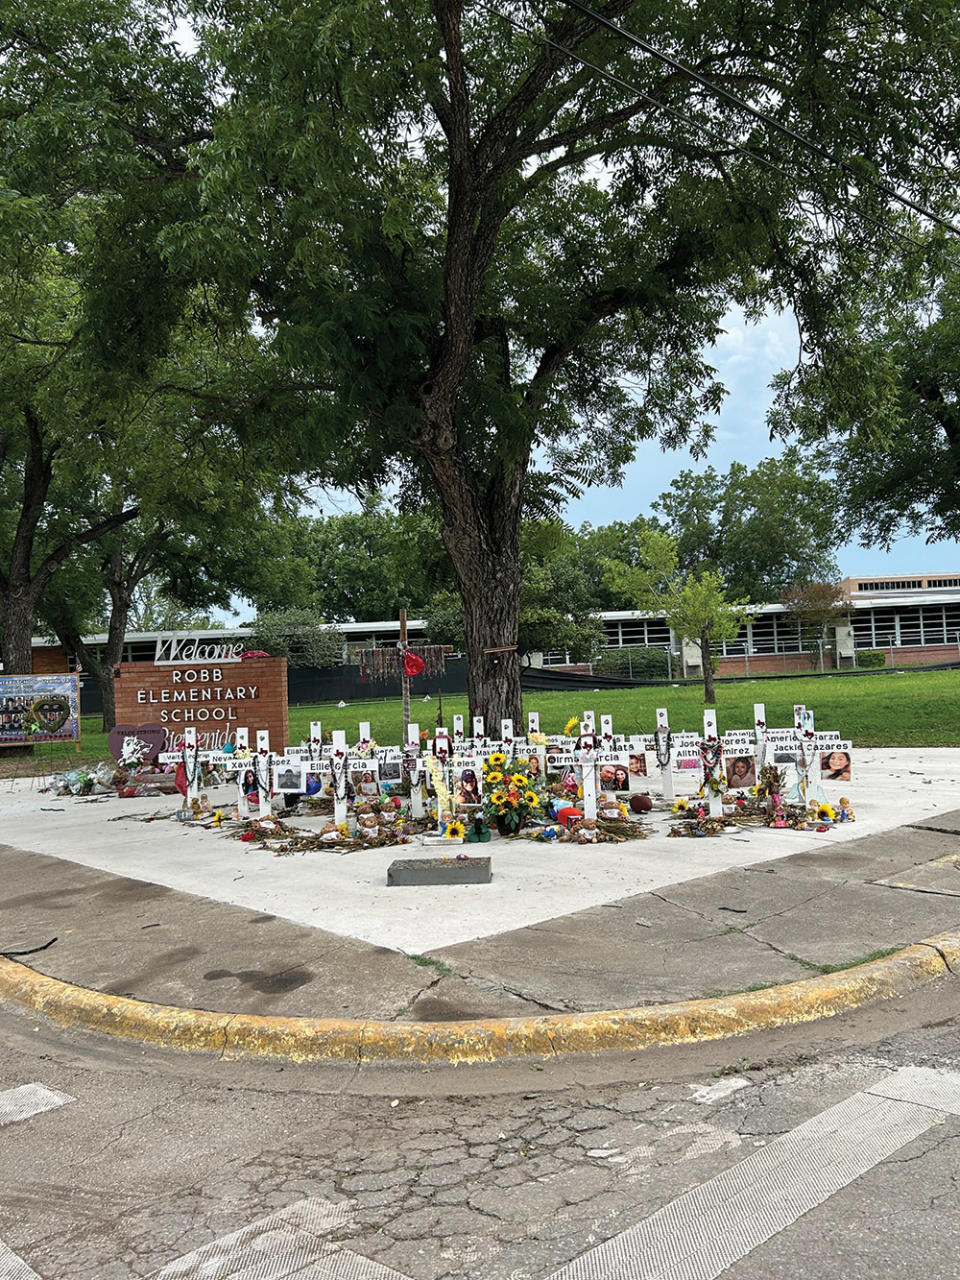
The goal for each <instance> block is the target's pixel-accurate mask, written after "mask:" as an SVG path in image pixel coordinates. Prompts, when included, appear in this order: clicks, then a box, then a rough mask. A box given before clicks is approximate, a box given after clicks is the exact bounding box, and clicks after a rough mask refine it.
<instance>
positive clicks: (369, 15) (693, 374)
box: [0, 0, 960, 718]
mask: <svg viewBox="0 0 960 1280" xmlns="http://www.w3.org/2000/svg"><path fill="white" fill-rule="evenodd" d="M186 7H187V8H188V9H189V10H191V11H192V13H193V16H194V20H195V23H196V29H197V33H198V36H199V39H200V52H199V53H198V55H197V56H196V57H195V58H189V59H188V58H183V57H178V58H172V57H167V55H166V54H164V52H163V49H164V48H169V46H164V44H163V39H162V32H161V29H160V24H159V23H158V22H157V20H156V13H157V10H158V9H159V6H148V5H147V4H146V3H145V0H144V2H143V3H137V2H136V0H129V3H127V4H121V3H120V0H110V2H108V3H100V2H99V0H97V3H96V4H95V3H94V2H93V0H69V2H68V0H51V2H50V3H47V0H44V4H42V5H41V4H40V3H39V0H32V3H27V4H26V5H25V6H23V7H22V8H25V11H26V14H25V16H21V14H18V15H17V18H16V20H15V21H12V22H10V23H9V24H7V25H8V28H9V29H5V30H4V31H3V32H2V33H0V34H2V35H3V39H4V48H5V56H6V58H7V61H6V63H4V64H3V65H4V74H5V76H8V78H9V76H12V77H14V79H15V78H16V76H17V74H18V72H20V73H21V74H22V73H23V69H24V68H25V69H26V73H27V74H29V76H30V77H32V79H31V81H30V83H29V84H28V85H27V86H26V88H25V89H24V90H23V91H22V93H21V102H22V104H23V110H22V111H21V115H20V117H18V128H19V130H20V132H21V134H23V133H26V134H27V136H28V137H32V138H33V139H34V141H35V140H36V137H37V136H38V130H39V134H40V135H42V134H43V130H44V129H46V131H47V134H48V136H49V139H50V151H51V153H52V154H53V155H54V156H55V157H58V156H61V155H64V156H65V155H67V154H68V153H69V154H70V155H73V156H74V157H75V158H76V159H77V167H78V169H79V170H80V171H81V176H80V181H81V183H82V182H88V181H89V177H88V171H89V169H90V166H91V164H92V163H93V162H94V161H97V158H98V157H101V158H102V157H103V156H107V157H109V155H110V154H116V155H119V156H120V157H121V162H120V163H119V164H118V165H115V166H114V167H113V169H111V170H110V171H109V173H108V175H107V176H108V177H109V176H116V175H119V177H120V179H122V181H121V182H120V187H122V190H123V192H124V196H123V198H121V199H118V200H116V201H108V202H107V206H108V209H109V212H110V214H111V218H112V221H110V222H109V224H107V223H104V224H103V227H104V230H106V229H107V227H108V226H109V227H110V229H111V230H112V232H113V234H112V235H103V236H101V237H100V239H99V241H98V243H99V244H100V246H101V248H102V250H103V252H102V255H101V256H102V259H103V266H104V268H105V269H104V270H102V271H101V272H100V274H99V276H98V277H97V279H98V280H99V285H100V287H99V293H98V294H97V295H96V305H91V307H90V308H89V313H90V315H91V316H92V317H93V318H94V319H95V324H94V325H93V326H92V328H93V331H94V334H95V336H96V338H97V345H98V350H99V352H100V353H101V357H102V358H103V359H105V360H107V361H108V362H109V363H110V364H111V365H112V367H114V368H121V367H123V368H127V367H128V366H129V365H130V364H131V363H135V360H136V357H137V355H138V354H139V353H141V352H143V351H147V352H149V351H150V350H151V349H152V347H151V344H153V343H156V342H157V341H160V340H162V338H163V335H164V324H168V323H169V320H170V313H171V312H173V313H175V312H176V310H177V308H178V307H180V306H182V304H183V298H182V295H181V294H178V293H177V289H176V285H177V284H178V283H179V282H181V281H183V280H186V281H191V282H192V281H194V280H196V279H199V278H201V277H203V276H204V275H209V276H211V277H213V278H214V279H215V280H216V282H217V284H218V285H219V287H220V289H221V290H222V292H223V294H224V295H225V296H229V297H231V298H232V301H233V307H234V313H235V319H236V322H237V323H238V324H239V325H241V326H244V327H245V326H247V325H248V323H249V318H250V308H251V301H252V303H253V306H254V308H255V310H256V314H257V316H258V318H259V321H260V324H261V325H262V326H263V329H264V332H265V335H266V337H267V338H268V339H269V341H270V343H271V354H272V356H273V357H274V358H275V360H276V362H277V365H278V366H279V368H280V369H281V370H282V371H284V373H285V382H286V384H287V385H288V386H290V387H293V388H294V390H293V391H291V392H290V394H291V395H292V396H294V398H295V410H296V411H295V412H293V413H287V414H278V413H273V414H272V416H271V415H267V416H265V417H264V419H263V421H262V427H261V429H262V430H264V431H271V430H273V431H275V432H276V447H277V449H278V450H283V451H285V453H286V456H287V457H288V458H290V459H292V460H294V461H295V463H296V466H297V467H298V468H299V467H302V468H303V469H305V470H308V469H314V470H316V471H317V472H320V473H322V474H323V475H324V476H325V478H327V479H328V480H330V481H332V482H333V483H338V482H339V483H346V484H350V485H356V484H364V485H368V486H375V485H376V484H378V483H383V481H385V480H387V479H389V478H392V477H396V476H398V475H400V476H402V478H403V480H404V483H405V489H404V498H405V501H406V502H407V503H408V504H412V503H414V502H418V501H422V500H423V498H424V496H426V498H427V500H429V501H432V502H434V503H435V504H436V506H437V508H438V510H439V515H440V519H441V527H442V535H443V539H444V543H445V545H446V547H447V550H448V552H449V554H450V557H451V560H452V562H453V565H454V569H455V573H456V577H457V582H458V586H459V589H460V594H461V598H462V608H463V617H464V629H465V634H466V639H467V648H468V653H469V656H470V699H471V703H472V704H473V709H474V710H475V711H477V712H483V713H485V714H487V715H489V716H491V717H493V718H496V717H498V716H500V715H511V716H513V717H514V718H516V717H517V716H518V714H519V712H520V685H519V664H518V662H517V661H515V660H514V661H511V660H509V659H504V657H503V650H504V648H505V646H509V645H511V644H513V643H515V642H516V639H517V617H518V613H517V611H518V606H519V575H520V567H519V554H518V548H519V531H520V524H521V516H522V512H523V509H524V504H525V502H526V503H528V504H532V505H533V507H534V509H536V510H540V511H543V510H544V509H545V508H546V507H548V506H549V504H551V503H553V504H556V503H559V502H561V501H562V499H563V497H564V494H565V493H568V492H570V491H574V490H577V489H580V488H582V487H583V486H585V485H587V484H590V483H592V482H594V481H598V480H603V481H609V480H611V479H613V478H616V477H617V476H618V475H619V474H620V473H621V471H622V468H623V466H624V464H625V463H626V462H627V461H628V460H629V459H630V458H631V457H632V456H633V453H634V451H635V449H636V447H637V445H638V443H639V442H641V441H644V440H654V439H658V440H659V441H660V442H661V443H663V444H666V445H671V446H672V445H676V444H678V443H681V442H683V441H685V440H692V441H693V442H694V443H696V442H698V441H702V439H703V437H704V436H705V434H707V433H708V431H709V420H710V416H711V415H712V414H713V413H714V411H715V410H716V408H717V406H718V404H719V401H720V398H721V395H722V389H721V388H720V387H719V385H718V384H717V382H716V380H715V378H714V371H713V370H712V368H711V367H710V364H709V357H708V354H706V348H708V347H709V344H710V342H711V341H712V340H713V338H714V337H715V335H716V333H717V331H718V329H719V327H720V324H721V319H722V316H723V314H724V311H725V310H726V309H727V307H728V306H729V305H730V304H731V303H737V304H739V305H741V306H742V307H744V308H745V309H746V310H747V311H748V313H749V314H751V315H757V314H758V313H759V312H760V310H761V309H762V308H763V307H764V306H765V305H773V306H786V305H790V306H792V307H793V308H794V310H795V311H796V313H797V316H798V319H799V321H800V323H801V326H802V329H803V341H804V354H805V356H810V355H813V354H815V353H816V352H817V351H818V350H820V349H821V348H824V347H827V346H829V345H830V344H831V343H832V342H834V341H835V340H836V339H837V336H838V333H839V332H840V330H839V329H838V326H837V323H836V317H837V314H838V312H840V311H842V309H843V304H844V298H845V294H846V290H847V287H848V283H849V282H850V281H851V280H857V281H864V280H869V279H871V278H872V268H873V267H874V265H875V260H876V259H880V258H882V257H884V256H885V255H888V254H889V253H890V252H891V249H892V248H896V247H897V244H898V242H896V241H894V240H891V238H890V237H889V236H887V235H886V234H885V233H884V232H883V231H880V232H878V230H877V226H876V223H877V222H878V221H879V222H881V223H889V222H891V221H892V220H893V219H894V217H895V214H894V212H893V204H892V202H891V201H890V199H889V196H888V194H886V193H885V192H884V191H883V190H882V189H881V188H879V187H877V186H876V185H874V184H873V182H872V179H873V177H874V176H875V175H877V174H880V175H882V177H883V180H884V182H886V183H893V184H894V185H896V186H898V187H900V188H901V189H902V190H904V191H905V192H907V193H908V194H909V195H911V196H913V197H915V198H919V199H921V200H936V199H937V198H938V195H939V190H940V188H941V187H942V186H943V185H944V184H945V182H949V178H948V173H949V167H950V162H951V160H952V157H953V154H954V153H955V148H956V140H957V128H956V103H957V97H958V95H957V92H956V89H957V85H956V73H955V64H954V60H953V59H952V57H948V56H943V55H945V51H947V50H948V49H952V47H953V44H954V42H955V40H956V36H957V34H958V30H957V28H958V24H960V19H958V16H957V14H956V12H955V11H954V9H953V8H952V6H950V5H948V4H947V3H946V0H934V2H933V3H930V0H926V2H925V3H920V0H910V2H909V3H901V4H898V5H896V6H884V5H883V4H880V5H872V6H869V7H866V8H865V7H863V6H861V5H859V4H854V3H852V2H851V0H825V2H824V3H822V4H818V5H815V6H810V5H809V4H807V3H806V0H775V2H774V3H770V0H746V2H743V0H740V2H738V3H736V4H732V3H730V0H708V2H706V3H703V4H698V5H695V6H693V5H690V4H687V3H681V2H680V0H673V2H672V3H669V4H661V5H657V6H650V5H648V4H646V3H640V2H639V0H634V2H632V3H631V0H610V2H609V3H607V4H605V5H604V6H603V13H604V14H605V15H606V16H607V17H608V18H621V19H623V21H624V23H625V25H626V26H628V27H630V28H631V29H633V30H634V31H635V32H637V33H638V35H639V36H640V37H642V38H644V39H645V40H647V41H648V42H650V43H651V44H652V45H653V46H655V48H656V51H657V52H659V53H663V54H666V55H670V56H672V57H673V58H679V59H680V60H681V61H682V62H685V63H686V64H689V65H690V66H691V67H692V68H693V70H694V71H695V73H696V74H695V75H691V74H688V73H687V72H685V71H683V70H682V69H680V68H679V67H678V65H677V63H676V62H672V63H665V62H664V61H663V60H662V59H661V58H658V57H657V56H654V55H650V54H648V55H647V56H644V57H642V58H641V57H640V56H638V54H637V51H636V47H635V46H633V45H631V43H630V42H629V41H627V40H626V39H624V38H622V37H621V36H620V35H619V34H617V33H616V32H614V31H610V30H608V29H605V28H604V27H603V26H602V24H600V23H598V21H597V20H595V19H594V18H593V17H592V16H590V15H589V14H587V13H584V12H583V10H582V6H581V7H578V6H575V5H574V4H573V3H572V2H568V3H546V4H543V5H542V6H540V7H539V8H538V7H536V6H534V5H532V4H527V3H525V2H523V0H506V3H504V4H503V5H501V6H500V7H499V10H498V9H494V8H491V7H490V6H488V5H487V4H486V3H483V4H481V3H463V2H461V0H433V2H432V3H431V2H429V0H413V2H412V3H411V4H408V5H405V6H402V7H399V8H398V7H395V6H386V5H382V4H379V3H376V0H337V2H336V3H334V2H333V0H192V2H191V3H188V4H187V6H186ZM118 15H119V17H118ZM111 24H113V25H112V26H111ZM11 49H12V51H13V52H12V53H11V52H10V50H11ZM144 51H146V55H148V56H146V55H145V54H144ZM587 61H589V62H590V63H592V64H594V65H593V66H588V65H587ZM598 67H599V68H600V71H598V70H597V69H596V68H598ZM188 72H189V73H190V74H188ZM604 73H608V74H604ZM697 76H699V77H700V79H697ZM611 77H612V78H611ZM704 78H705V79H706V80H707V81H708V82H709V84H710V85H719V86H722V88H723V89H724V91H726V92H728V93H729V92H732V93H734V94H736V95H740V96H742V97H743V98H746V99H749V100H750V102H751V103H752V104H753V105H754V107H755V108H758V109H760V110H761V111H765V112H767V113H769V115H771V116H773V117H775V118H776V121H777V122H778V123H779V125H781V126H784V127H786V128H787V129H791V130H799V131H800V132H801V133H803V132H808V133H811V134H813V135H815V138H816V145H817V147H819V149H820V150H819V152H817V153H813V152H811V150H810V149H809V148H807V147H804V146H803V145H802V143H801V142H800V141H798V139H797V137H796V135H795V134H789V133H788V134H784V133H782V132H776V131H775V130H774V128H773V127H772V126H771V125H770V124H768V123H766V122H764V121H761V120H760V119H758V118H757V117H756V116H755V115H754V116H751V115H749V114H748V113H747V112H746V111H745V110H744V109H743V108H742V107H740V106H734V105H731V104H730V103H729V102H727V101H723V102H722V100H721V99H719V98H718V96H717V93H716V92H714V90H713V89H712V88H710V87H705V85H704V83H703V80H704ZM64 86H67V90H68V91H67V92H64V89H63V87H64ZM144 87H147V88H149V89H150V91H151V93H152V94H153V97H152V99H151V100H150V109H149V110H145V109H140V107H139V104H142V103H143V102H144ZM74 89H75V90H76V91H75V92H74ZM48 102H49V103H53V107H52V108H51V109H49V110H45V109H44V105H45V103H48ZM931 102H933V103H936V104H937V107H938V110H937V115H936V119H934V118H933V117H932V115H931V113H930V110H929V106H928V104H929V103H931ZM37 103H38V104H39V108H40V109H39V110H37V111H35V112H34V114H35V115H36V116H37V119H38V121H39V125H35V124H34V123H33V122H32V117H31V114H30V111H29V110H28V108H30V107H33V106H34V104H37ZM4 115H5V118H9V117H6V113H4ZM24 120H25V121H26V123H25V124H24ZM211 122H212V127H211ZM211 132H212V136H210V135H211ZM111 148H112V151H111ZM830 151H832V152H833V153H834V155H836V156H838V157H839V160H838V161H837V162H835V161H834V160H832V159H831V158H830V156H829V155H828V154H827V152H830ZM748 152H749V154H747V153H748ZM30 154H31V156H32V157H33V161H34V163H35V165H36V163H37V162H38V157H39V159H41V160H42V159H43V158H44V157H43V156H42V154H41V152H40V151H39V150H38V148H37V147H35V146H34V147H33V148H32V150H31V152H30ZM141 164H146V165H147V166H148V167H149V165H151V164H152V166H153V172H152V173H149V174H145V172H144V170H143V169H142V168H141V167H140V166H141ZM58 172H59V171H58ZM64 172H66V170H64ZM26 180H27V182H28V186H26V187H25V186H24V185H23V184H22V183H17V184H12V185H16V187H17V189H18V190H21V191H22V190H29V189H30V188H29V184H30V183H31V182H33V180H34V178H33V174H32V172H28V173H27V174H26ZM107 185H109V183H108V184H107ZM950 186H951V192H952V183H951V184H950ZM60 187H61V189H65V187H64V184H63V183H62V182H61V183H60ZM144 192H148V193H150V194H151V195H152V198H153V202H152V203H151V202H149V201H147V202H145V201H144V198H143V197H144ZM171 193H174V194H171ZM178 200H179V202H180V203H179V206H178V204H177V202H178ZM867 219H869V221H867ZM118 244H119V245H121V246H129V247H130V248H131V250H135V249H139V251H140V258H139V259H138V258H137V257H136V254H135V253H134V254H132V255H128V256H127V257H126V258H125V259H124V261H123V263H122V265H123V268H124V269H123V270H121V271H111V270H110V269H109V268H110V266H111V264H113V265H115V264H116V246H117V245H118ZM137 261H140V263H141V265H142V267H143V270H142V271H141V272H140V274H139V275H137V273H136V272H133V271H130V270H128V269H127V268H129V266H130V265H131V263H134V264H135V263H136V262H137ZM117 282H119V285H118V283H117ZM159 283H162V285H163V287H162V288H159V287H157V288H154V287H153V286H154V285H155V284H159ZM138 299H139V300H140V307H139V310H136V309H135V310H134V315H135V317H136V319H137V320H138V321H141V322H142V323H130V319H129V315H128V311H129V304H131V302H134V301H136V300H138ZM118 301H119V302H121V303H123V304H124V305H123V306H120V307H118V306H116V305H115V304H116V303H117V302H118ZM160 302H163V303H164V304H165V305H164V306H162V307H161V306H158V303H160ZM167 303H169V307H168V306H167V305H166V304H167ZM197 389H198V390H200V391H202V390H203V388H202V387H200V388H197ZM311 394H312V402H310V403H308V398H309V396H310V395H311Z"/></svg>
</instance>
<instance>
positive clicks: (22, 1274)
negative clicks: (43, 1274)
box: [0, 1240, 40, 1280]
mask: <svg viewBox="0 0 960 1280" xmlns="http://www.w3.org/2000/svg"><path fill="white" fill-rule="evenodd" d="M0 1280H40V1277H39V1276H38V1275H37V1273H36V1272H35V1271H31V1269H30V1268H29V1267H28V1266H27V1264H26V1263H25V1262H24V1260H23V1259H22V1258H21V1257H18V1255H17V1254H15V1253H14V1252H13V1250H12V1249H9V1248H7V1246H6V1245H5V1244H4V1243H3V1241H2V1240H0Z"/></svg>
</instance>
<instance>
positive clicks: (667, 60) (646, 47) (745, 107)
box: [560, 0, 960, 235]
mask: <svg viewBox="0 0 960 1280" xmlns="http://www.w3.org/2000/svg"><path fill="white" fill-rule="evenodd" d="M560 3H561V4H564V5H566V6H567V8H569V9H574V10H576V11H577V12H578V13H581V14H583V15H584V16H585V17H587V18H590V19H591V21H593V22H595V23H597V24H598V25H599V26H601V27H606V28H607V30H609V31H612V32H614V33H615V34H616V35H618V36H619V37H620V38H621V39H623V40H626V41H627V42H628V43H629V44H632V45H634V46H635V47H636V48H637V49H640V50H641V51H642V52H643V53H646V54H648V55H649V56H650V57H652V58H656V59H658V60H659V61H660V62H663V63H664V64H665V65H666V66H668V67H670V68H672V69H673V70H674V71H679V72H681V73H682V74H683V75H685V76H688V77H689V78H690V79H691V80H693V81H695V82H696V83H697V84H699V85H700V86H701V87H702V88H704V89H706V90H707V91H708V92H709V93H712V94H714V95H715V96H716V97H719V98H723V99H725V100H726V101H727V102H730V103H732V104H733V105H734V106H735V107H738V108H739V109H740V110H741V111H745V112H746V113H747V114H748V115H750V116H752V117H753V118H754V119H755V120H759V121H761V122H762V123H763V124H766V125H768V126H769V127H770V128H771V129H775V130H776V131H777V132H778V133H782V134H784V135H785V136H786V137H788V138H791V139H792V140H793V141H794V142H797V143H799V144H800V146H802V147H805V148H806V149H807V150H808V151H811V152H813V154H814V155H818V156H820V158H821V159H823V160H827V161H829V163H830V164H832V165H836V166H837V167H838V168H840V169H842V170H843V172H844V173H847V174H849V175H850V176H851V177H852V178H854V179H855V180H856V181H858V182H866V183H867V184H868V185H870V186H872V187H874V188H875V189H876V190H877V191H879V192H880V193H881V194H882V195H885V196H887V197H888V198H889V199H891V200H896V201H897V203H898V204H902V205H903V206H904V208H907V209H912V210H913V212H914V213H918V214H920V215H921V217H924V218H928V219H929V220H930V221H931V222H935V223H937V224H938V225H939V226H941V227H944V228H945V229H946V230H947V231H950V232H952V233H953V234H954V235H960V227H956V226H954V224H953V223H952V222H948V221H947V220H946V218H941V217H940V216H939V214H936V213H933V212H932V211H931V210H930V209H926V208H924V206H923V205H920V204H917V203H916V201H914V200H911V199H910V197H909V196H905V195H901V193H900V192H899V191H897V190H896V188H894V187H891V186H888V185H887V183H885V182H878V181H877V180H876V179H874V178H871V177H869V176H868V175H866V174H860V173H858V172H857V171H856V170H855V169H854V168H853V167H852V166H851V165H849V164H847V162H846V161H845V160H842V159H841V158H840V157H839V156H836V155H834V154H833V152H832V151H830V150H829V148H827V147H824V146H821V144H820V143H819V142H811V141H810V139H809V138H805V137H804V136H803V134H801V133H798V132H797V131H796V130H795V129H791V128H790V126H789V125H786V124H782V123H781V122H780V121H779V120H775V119H774V118H773V116H769V115H767V114H766V112H764V111H761V110H760V109H759V108H758V107H755V106H753V105H752V104H751V103H749V102H747V101H746V99H745V98H741V97H739V96H738V95H737V94H735V93H731V92H730V90H729V89H724V88H723V86H722V85H718V84H713V83H712V81H710V80H707V79H706V78H705V77H704V76H702V75H700V73H699V72H698V71H695V70H694V69H693V67H688V66H687V65H686V64H685V63H683V62H681V61H680V60H679V59H678V58H674V57H672V56H671V55H670V54H668V53H662V52H661V51H660V50H659V49H657V48H656V47H655V46H654V45H652V44H650V43H649V41H647V40H643V39H641V37H640V36H638V35H635V34H634V33H633V32H632V31H628V30H627V29H626V27H622V26H620V24H619V23H616V22H614V21H612V19H610V18H606V17H604V16H603V14H602V13H597V12H596V10H595V9H591V8H590V7H589V6H588V5H585V4H583V3H582V0H560Z"/></svg>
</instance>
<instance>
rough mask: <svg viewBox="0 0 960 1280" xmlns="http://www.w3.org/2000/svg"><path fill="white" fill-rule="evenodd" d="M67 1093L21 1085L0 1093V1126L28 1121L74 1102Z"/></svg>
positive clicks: (41, 1085) (43, 1087)
mask: <svg viewBox="0 0 960 1280" xmlns="http://www.w3.org/2000/svg"><path fill="white" fill-rule="evenodd" d="M75 1101H76V1099H75V1098H71V1097H70V1095H69V1094H68V1093H59V1092H58V1091H57V1090H56V1089H48V1088H47V1086H46V1085H43V1084H22V1085H19V1086H18V1087H17V1088H16V1089H4V1090H3V1092H2V1093H0V1125H4V1124H14V1123H15V1122H16V1121H17V1120H29V1119H30V1117H31V1116H38V1115H40V1114H41V1112H43V1111H52V1110H53V1109H54V1108H55V1107H62V1106H63V1105H64V1104H65V1103H67V1102H75Z"/></svg>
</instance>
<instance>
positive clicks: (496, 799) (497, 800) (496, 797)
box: [490, 791, 507, 804]
mask: <svg viewBox="0 0 960 1280" xmlns="http://www.w3.org/2000/svg"><path fill="white" fill-rule="evenodd" d="M506 798H507V797H506V795H505V794H504V793H503V792H502V791H495V792H494V793H493V795H492V796H491V797H490V799H491V800H492V801H493V803H494V804H503V802H504V801H505V800H506Z"/></svg>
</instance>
